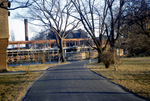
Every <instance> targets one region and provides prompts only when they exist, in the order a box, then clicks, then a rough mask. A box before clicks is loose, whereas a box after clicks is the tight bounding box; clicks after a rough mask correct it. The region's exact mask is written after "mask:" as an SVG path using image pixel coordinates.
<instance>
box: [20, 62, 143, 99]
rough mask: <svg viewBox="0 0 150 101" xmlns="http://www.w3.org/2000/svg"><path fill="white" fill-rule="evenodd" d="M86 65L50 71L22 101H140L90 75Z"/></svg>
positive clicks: (76, 64) (69, 65)
mask: <svg viewBox="0 0 150 101" xmlns="http://www.w3.org/2000/svg"><path fill="white" fill-rule="evenodd" d="M87 62H88V61H81V62H73V63H71V64H65V65H62V66H55V67H50V68H49V69H48V70H47V71H46V72H45V74H44V75H43V76H42V77H41V78H40V79H38V80H37V81H36V82H35V83H34V84H33V85H32V87H31V88H30V89H29V91H28V92H27V94H26V96H25V97H24V99H23V100H22V101H144V99H141V98H138V97H136V96H134V95H133V94H131V93H128V92H126V91H124V90H122V89H121V88H120V87H119V86H117V85H115V84H113V83H111V82H109V81H108V80H106V79H105V78H103V77H101V76H99V75H97V74H95V73H93V72H91V71H90V70H89V69H87V68H86V67H84V64H85V63H87Z"/></svg>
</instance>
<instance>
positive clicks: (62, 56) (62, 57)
mask: <svg viewBox="0 0 150 101" xmlns="http://www.w3.org/2000/svg"><path fill="white" fill-rule="evenodd" d="M59 40H60V41H59V42H60V43H59V44H60V50H59V52H60V61H61V62H66V59H65V54H64V49H63V38H60V39H59Z"/></svg>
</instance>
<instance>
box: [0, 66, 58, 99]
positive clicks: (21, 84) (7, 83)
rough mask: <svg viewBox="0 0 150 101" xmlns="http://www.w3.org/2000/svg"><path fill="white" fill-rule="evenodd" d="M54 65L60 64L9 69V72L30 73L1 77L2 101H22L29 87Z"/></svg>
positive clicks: (0, 95) (0, 93)
mask: <svg viewBox="0 0 150 101" xmlns="http://www.w3.org/2000/svg"><path fill="white" fill-rule="evenodd" d="M54 65H59V64H50V65H49V64H41V65H38V66H37V65H30V66H14V67H12V66H10V67H8V71H29V73H26V74H20V75H3V76H0V101H20V99H21V97H22V95H23V94H24V92H25V90H26V89H27V87H29V85H30V84H32V83H33V82H34V81H35V80H36V79H37V78H38V77H39V76H40V75H41V74H43V73H44V71H45V70H46V69H47V68H48V67H50V66H54Z"/></svg>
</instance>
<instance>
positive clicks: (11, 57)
mask: <svg viewBox="0 0 150 101" xmlns="http://www.w3.org/2000/svg"><path fill="white" fill-rule="evenodd" d="M7 56H8V58H7V64H8V65H9V64H26V63H42V64H44V63H45V62H49V63H50V62H51V61H58V56H59V50H58V49H47V50H45V49H24V50H7Z"/></svg>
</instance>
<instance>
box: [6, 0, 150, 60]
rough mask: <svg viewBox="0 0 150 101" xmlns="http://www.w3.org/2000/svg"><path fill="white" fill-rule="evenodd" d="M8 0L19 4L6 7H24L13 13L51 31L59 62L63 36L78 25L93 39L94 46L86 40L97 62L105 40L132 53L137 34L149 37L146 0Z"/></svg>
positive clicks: (62, 51) (149, 17) (112, 46)
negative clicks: (104, 38) (25, 8)
mask: <svg viewBox="0 0 150 101" xmlns="http://www.w3.org/2000/svg"><path fill="white" fill-rule="evenodd" d="M11 2H12V3H15V4H16V5H19V6H18V7H15V8H9V9H8V10H14V9H18V8H24V7H27V10H26V12H23V13H21V14H18V15H17V16H18V17H19V18H21V19H29V21H30V23H32V22H33V24H34V25H36V26H40V27H41V29H43V31H47V30H48V31H49V32H51V33H52V34H53V35H55V37H56V42H57V46H58V47H59V49H60V54H61V61H62V62H65V61H66V60H65V56H64V50H63V39H65V38H66V37H67V36H68V35H69V34H70V33H71V32H72V31H73V30H74V29H76V28H78V27H81V28H84V30H85V31H86V32H87V33H88V34H89V36H90V37H91V38H92V40H93V41H94V43H95V45H96V46H95V47H94V46H92V45H91V44H90V43H89V42H88V41H87V43H88V44H89V45H90V46H91V47H92V48H94V49H96V50H97V51H98V54H99V57H98V62H101V61H102V58H103V57H102V53H103V52H104V51H105V49H106V46H107V44H110V46H111V49H110V50H111V51H112V52H115V51H116V48H122V47H126V48H127V49H130V52H131V53H132V51H133V52H134V49H137V47H139V46H138V45H139V43H138V38H139V37H140V38H142V40H144V39H146V40H149V37H150V29H149V28H148V26H149V23H148V22H149V19H150V9H149V8H150V2H149V0H24V2H20V1H17V0H12V1H11ZM34 22H36V23H34ZM66 32H68V33H67V34H66ZM104 35H105V36H107V42H106V44H105V46H104V47H103V46H102V40H103V36H104ZM134 36H136V37H137V38H136V37H134ZM140 40H141V39H140ZM133 41H134V43H133ZM140 45H141V46H142V47H141V49H143V50H144V49H145V47H147V46H148V45H150V44H149V41H144V42H143V43H141V44H140ZM144 45H145V46H144ZM135 46H137V47H136V48H135ZM143 46H144V48H143ZM146 50H147V49H146ZM113 56H114V55H113Z"/></svg>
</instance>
